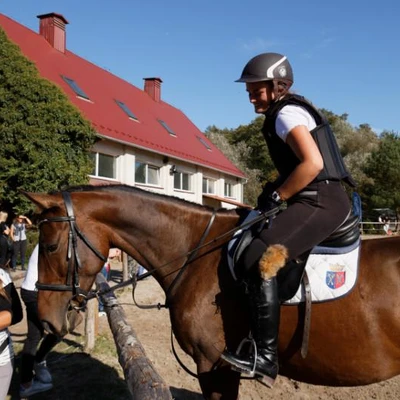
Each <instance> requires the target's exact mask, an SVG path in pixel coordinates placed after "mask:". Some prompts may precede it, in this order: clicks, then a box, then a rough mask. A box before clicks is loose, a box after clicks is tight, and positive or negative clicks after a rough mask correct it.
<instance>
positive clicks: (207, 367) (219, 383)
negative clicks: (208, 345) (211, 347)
mask: <svg viewBox="0 0 400 400" xmlns="http://www.w3.org/2000/svg"><path fill="white" fill-rule="evenodd" d="M197 374H198V377H199V383H200V387H201V391H202V393H203V396H204V398H205V399H207V400H238V399H239V383H240V374H239V373H237V372H235V371H233V370H232V369H231V368H230V367H229V366H228V365H226V364H222V362H220V364H218V365H216V366H215V365H213V364H212V363H210V361H208V360H206V359H205V358H204V359H202V360H200V361H199V362H198V363H197Z"/></svg>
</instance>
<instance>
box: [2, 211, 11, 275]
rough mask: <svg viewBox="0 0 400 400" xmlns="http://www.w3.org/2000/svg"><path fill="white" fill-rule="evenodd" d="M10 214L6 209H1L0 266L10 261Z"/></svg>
mask: <svg viewBox="0 0 400 400" xmlns="http://www.w3.org/2000/svg"><path fill="white" fill-rule="evenodd" d="M7 217H8V214H7V213H6V212H4V211H0V268H5V267H6V266H7V264H8V262H9V261H10V256H11V254H10V251H9V244H8V243H9V235H10V228H9V227H8V226H7V224H6V221H7Z"/></svg>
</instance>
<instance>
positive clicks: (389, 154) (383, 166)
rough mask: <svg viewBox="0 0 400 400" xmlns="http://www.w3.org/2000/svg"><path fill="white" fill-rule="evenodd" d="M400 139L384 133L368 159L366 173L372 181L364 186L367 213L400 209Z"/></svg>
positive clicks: (391, 133) (396, 135)
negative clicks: (378, 209) (380, 209)
mask: <svg viewBox="0 0 400 400" xmlns="http://www.w3.org/2000/svg"><path fill="white" fill-rule="evenodd" d="M399 165H400V137H399V135H398V134H397V133H394V132H388V131H386V132H383V133H382V134H381V137H380V140H379V146H378V149H377V150H376V151H374V152H372V153H371V155H370V156H369V157H368V159H367V161H366V164H365V167H364V173H365V174H366V175H367V176H368V177H369V179H370V181H369V182H368V183H365V184H364V186H363V194H364V203H365V204H366V208H367V212H369V213H371V211H372V209H373V208H390V209H392V210H397V211H398V210H399V208H400V190H399V189H400V168H399Z"/></svg>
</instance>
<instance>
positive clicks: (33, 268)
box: [20, 245, 59, 397]
mask: <svg viewBox="0 0 400 400" xmlns="http://www.w3.org/2000/svg"><path fill="white" fill-rule="evenodd" d="M38 256H39V245H36V246H35V248H34V250H33V252H32V254H31V256H30V258H29V262H28V270H27V273H26V275H25V279H24V281H23V282H22V286H21V297H22V300H23V302H24V303H25V308H26V317H27V322H28V334H27V337H26V340H25V343H24V347H23V349H22V356H21V371H20V372H21V386H20V396H21V397H28V396H32V395H34V394H36V393H40V392H44V391H47V390H50V389H51V388H52V387H53V383H52V381H53V380H52V376H51V374H50V371H49V370H48V368H47V364H46V360H45V358H46V356H47V354H48V353H49V352H50V350H51V349H52V348H53V347H54V346H55V345H56V344H57V343H58V342H59V338H58V337H57V336H55V335H53V334H51V333H49V334H46V335H44V329H43V326H42V324H41V322H40V320H39V316H38V310H37V290H36V286H35V285H36V281H37V280H38ZM42 338H43V340H42ZM41 340H42V342H41V343H40V341H41ZM39 343H40V346H39V349H38V345H39Z"/></svg>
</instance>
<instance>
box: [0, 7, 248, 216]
mask: <svg viewBox="0 0 400 400" xmlns="http://www.w3.org/2000/svg"><path fill="white" fill-rule="evenodd" d="M38 19H39V30H38V32H34V31H32V30H31V29H28V28H27V27H25V26H23V25H21V24H19V23H18V22H16V21H14V20H12V19H10V18H8V17H7V16H5V15H2V14H0V26H1V27H2V29H3V30H4V31H5V33H6V34H7V36H8V38H9V39H10V40H11V41H12V42H14V43H15V44H17V45H18V46H19V48H20V49H21V51H22V53H23V54H24V55H25V56H26V57H27V58H28V59H30V60H31V61H32V62H34V63H35V65H36V67H37V69H38V71H39V73H40V75H41V76H42V77H43V78H45V79H48V80H49V81H52V82H53V83H55V84H56V85H58V86H59V87H60V88H61V89H62V90H63V91H64V92H65V93H66V94H67V96H68V97H69V99H70V101H71V102H72V103H73V104H74V105H75V106H76V107H78V108H79V110H80V111H81V112H82V114H83V116H84V117H85V118H86V119H88V120H90V121H91V123H92V125H93V127H94V128H95V129H96V132H97V135H98V136H99V138H100V139H101V140H99V141H98V142H97V143H96V144H95V146H94V148H93V150H92V153H91V154H92V157H93V160H94V161H95V168H94V170H93V173H92V175H91V176H90V182H91V183H92V184H104V183H123V184H127V185H131V186H138V187H140V188H143V189H147V190H152V191H154V192H158V193H164V194H167V195H171V196H177V197H181V198H184V199H186V200H189V201H193V202H197V203H200V204H207V205H211V206H214V207H226V208H232V207H236V206H238V205H241V204H242V201H243V185H244V183H245V181H246V177H245V175H244V174H243V172H242V171H240V170H239V169H238V168H237V167H236V166H235V165H233V164H232V163H231V162H230V161H229V160H228V159H227V158H226V157H225V156H224V154H223V153H222V152H221V151H220V150H219V149H218V148H217V147H216V146H214V145H213V144H212V143H211V142H210V141H209V140H208V139H207V137H206V136H205V135H204V134H203V133H202V132H201V131H200V130H199V129H198V128H197V127H196V126H195V125H194V124H193V123H192V122H191V120H190V119H189V118H188V117H187V116H186V115H185V114H184V113H183V112H182V111H181V110H179V109H177V108H175V107H174V106H172V105H170V104H168V103H167V102H165V101H163V99H162V79H161V78H159V77H148V78H144V86H143V89H140V88H138V87H136V86H134V85H132V84H130V83H128V82H127V81H125V80H123V79H121V78H119V77H118V76H115V75H113V74H112V73H110V72H108V71H106V70H104V69H102V68H100V67H99V66H97V65H95V64H93V63H91V62H90V61H88V60H85V59H84V58H82V57H79V56H78V55H76V54H74V53H73V52H71V51H69V50H68V49H67V46H66V43H67V29H66V27H67V24H68V21H67V20H66V18H64V16H62V15H60V14H56V13H49V14H44V15H39V16H38Z"/></svg>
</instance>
